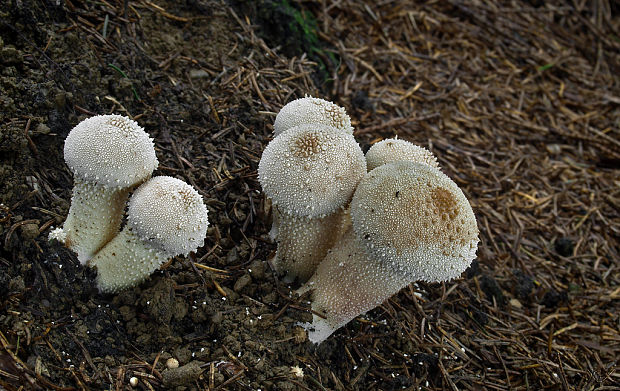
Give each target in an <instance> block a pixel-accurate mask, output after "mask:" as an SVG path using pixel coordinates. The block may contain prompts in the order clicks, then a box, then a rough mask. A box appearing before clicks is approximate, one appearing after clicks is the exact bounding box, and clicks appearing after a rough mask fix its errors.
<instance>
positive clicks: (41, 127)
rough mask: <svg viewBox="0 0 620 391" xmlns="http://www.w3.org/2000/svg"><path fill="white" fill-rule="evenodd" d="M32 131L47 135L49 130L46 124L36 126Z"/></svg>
mask: <svg viewBox="0 0 620 391" xmlns="http://www.w3.org/2000/svg"><path fill="white" fill-rule="evenodd" d="M34 131H35V132H36V133H38V134H49V133H50V131H51V130H50V128H49V126H47V125H46V124H38V125H37V127H36V128H35V129H34Z"/></svg>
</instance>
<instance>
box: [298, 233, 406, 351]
mask: <svg viewBox="0 0 620 391" xmlns="http://www.w3.org/2000/svg"><path fill="white" fill-rule="evenodd" d="M409 282H410V279H409V278H407V276H403V275H402V274H401V275H400V276H399V275H398V273H395V272H394V271H393V270H391V269H390V268H389V267H387V266H386V265H385V264H384V263H381V262H378V261H375V260H372V259H370V258H369V257H368V256H367V255H366V252H365V249H364V247H363V244H362V243H360V241H359V240H358V239H357V237H356V236H355V234H354V232H353V229H351V228H349V229H348V230H347V232H346V233H345V234H344V236H343V237H342V238H341V239H340V241H339V242H338V243H337V244H336V245H335V246H334V247H333V248H332V249H331V250H330V251H329V253H328V254H327V256H326V257H325V258H324V259H323V261H322V262H321V263H320V264H319V266H318V268H317V270H316V272H315V273H314V275H313V276H312V278H311V279H310V280H309V281H308V282H307V283H306V284H305V285H304V286H302V287H301V288H300V289H298V290H297V293H299V294H300V295H301V294H303V293H305V292H307V291H312V293H311V300H312V309H313V310H314V311H316V312H318V313H319V314H323V315H325V318H323V317H321V316H318V315H316V314H315V315H313V319H312V324H307V325H306V328H307V329H308V330H309V331H308V339H309V340H310V341H312V342H314V343H321V342H323V341H324V340H325V339H327V338H328V337H329V336H330V335H331V334H332V333H333V332H334V331H336V330H338V329H339V328H340V327H342V326H344V325H345V324H347V323H348V322H349V321H351V320H352V319H354V318H355V317H356V316H358V315H360V314H363V313H365V312H367V311H369V310H371V309H373V308H375V307H377V306H378V305H380V304H381V303H383V302H384V301H385V300H387V299H388V298H389V297H390V296H392V295H393V294H395V293H396V292H398V291H399V290H400V289H402V288H403V287H405V286H406V285H407V284H409Z"/></svg>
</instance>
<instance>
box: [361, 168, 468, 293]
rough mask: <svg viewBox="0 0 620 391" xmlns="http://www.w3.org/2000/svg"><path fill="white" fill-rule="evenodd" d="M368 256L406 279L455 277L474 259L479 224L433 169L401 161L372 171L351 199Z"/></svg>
mask: <svg viewBox="0 0 620 391" xmlns="http://www.w3.org/2000/svg"><path fill="white" fill-rule="evenodd" d="M351 218H352V223H353V229H354V230H355V233H356V235H357V236H358V237H359V238H360V239H361V240H362V242H363V243H364V244H365V247H366V250H367V252H368V254H369V255H370V256H371V257H372V258H373V259H376V260H378V261H379V262H383V263H385V264H386V265H391V266H392V267H394V268H395V269H396V270H398V271H399V272H400V273H403V274H404V275H406V276H408V278H409V279H410V281H416V280H424V281H429V282H438V281H446V280H449V279H452V278H455V277H458V276H459V275H460V274H461V273H462V272H463V271H464V270H465V269H466V268H467V267H468V266H469V265H470V264H471V261H472V260H473V259H474V258H475V257H476V248H477V245H478V226H477V224H476V217H475V216H474V213H473V211H472V209H471V206H470V204H469V202H468V201H467V198H465V195H464V194H463V192H462V191H461V189H460V188H459V187H458V186H457V185H456V183H454V182H453V181H452V180H451V179H450V178H448V177H447V176H446V175H445V174H443V173H442V172H441V171H439V170H438V169H437V168H435V167H431V166H429V165H426V164H422V163H415V162H409V161H399V162H392V163H387V164H384V165H382V166H380V167H378V168H375V169H374V170H372V171H370V172H369V173H368V174H366V176H365V177H364V178H363V179H362V180H361V182H360V183H359V185H358V187H357V190H356V191H355V194H354V196H353V200H352V201H351Z"/></svg>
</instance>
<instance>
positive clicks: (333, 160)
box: [258, 124, 366, 281]
mask: <svg viewBox="0 0 620 391" xmlns="http://www.w3.org/2000/svg"><path fill="white" fill-rule="evenodd" d="M365 172H366V160H365V158H364V154H363V153H362V151H361V149H360V147H359V145H358V144H357V142H356V141H355V139H354V138H353V136H352V135H351V134H348V133H345V132H342V131H341V130H338V129H336V128H334V127H331V126H328V125H322V124H303V125H299V126H296V127H294V128H291V129H289V130H287V131H285V132H284V133H282V134H280V135H279V136H277V137H276V138H274V139H273V140H272V141H271V142H270V143H269V145H267V147H266V148H265V150H264V152H263V155H262V157H261V160H260V163H259V166H258V177H259V181H260V183H261V186H262V188H263V191H264V192H265V194H266V195H267V196H268V197H270V198H271V200H272V202H273V204H274V205H275V208H274V210H275V211H276V212H275V214H276V217H277V221H279V223H278V224H279V226H278V227H277V229H274V230H272V232H273V233H274V234H275V236H276V241H277V242H278V251H277V254H276V260H275V262H274V263H275V265H276V268H277V270H278V271H279V272H280V273H282V274H288V277H289V279H294V278H298V279H299V280H300V281H305V280H307V279H308V278H309V277H310V276H311V275H312V273H313V272H314V269H315V268H316V265H317V264H318V263H319V262H320V260H321V259H323V257H324V256H325V254H326V253H327V250H328V249H329V248H330V247H331V246H332V245H333V244H334V243H335V241H336V240H337V235H338V232H339V230H340V228H339V227H340V225H341V224H340V221H341V220H342V217H343V215H344V211H343V208H344V207H345V206H346V205H347V204H348V203H349V201H350V200H351V197H352V195H353V192H354V190H355V187H356V186H357V183H358V182H359V181H360V179H361V178H362V177H363V176H364V174H365Z"/></svg>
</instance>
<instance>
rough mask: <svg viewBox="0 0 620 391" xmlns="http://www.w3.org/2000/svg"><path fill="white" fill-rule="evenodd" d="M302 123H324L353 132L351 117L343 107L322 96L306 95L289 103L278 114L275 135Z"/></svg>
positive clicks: (274, 127) (274, 128)
mask: <svg viewBox="0 0 620 391" xmlns="http://www.w3.org/2000/svg"><path fill="white" fill-rule="evenodd" d="M302 124H323V125H329V126H332V127H334V128H336V129H338V130H340V131H343V132H345V133H348V134H353V127H352V126H351V118H350V117H349V115H348V114H347V112H346V110H345V109H344V108H343V107H340V106H338V105H337V104H335V103H332V102H330V101H327V100H325V99H321V98H314V97H311V96H306V97H304V98H300V99H295V100H294V101H291V102H289V103H287V104H286V105H285V106H284V107H282V109H280V111H279V112H278V114H277V115H276V120H275V122H274V124H273V135H274V137H277V136H278V135H279V134H281V133H282V132H285V131H287V130H289V129H290V128H293V127H295V126H297V125H302Z"/></svg>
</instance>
